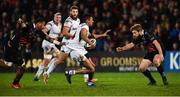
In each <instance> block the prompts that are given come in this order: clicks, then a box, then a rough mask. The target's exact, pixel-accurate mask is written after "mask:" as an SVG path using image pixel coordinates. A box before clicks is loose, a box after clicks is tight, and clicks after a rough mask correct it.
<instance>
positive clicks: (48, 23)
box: [46, 21, 54, 26]
mask: <svg viewBox="0 0 180 97" xmlns="http://www.w3.org/2000/svg"><path fill="white" fill-rule="evenodd" d="M53 24H54V22H53V21H49V22H47V24H46V25H51V26H52V25H53Z"/></svg>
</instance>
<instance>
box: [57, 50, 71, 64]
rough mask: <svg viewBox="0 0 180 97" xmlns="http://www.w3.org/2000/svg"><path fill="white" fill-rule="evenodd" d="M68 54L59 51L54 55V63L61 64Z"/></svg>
mask: <svg viewBox="0 0 180 97" xmlns="http://www.w3.org/2000/svg"><path fill="white" fill-rule="evenodd" d="M68 55H69V54H67V53H65V52H60V53H59V54H58V55H57V56H56V58H57V59H56V62H57V63H56V64H61V63H62V62H63V61H64V60H65V59H66V58H67V57H68Z"/></svg>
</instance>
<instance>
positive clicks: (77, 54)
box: [70, 50, 87, 62]
mask: <svg viewBox="0 0 180 97" xmlns="http://www.w3.org/2000/svg"><path fill="white" fill-rule="evenodd" d="M86 54H87V51H77V50H73V51H71V53H70V57H71V59H72V60H73V61H75V62H82V61H85V60H86V59H87V57H86V56H85V55H86Z"/></svg>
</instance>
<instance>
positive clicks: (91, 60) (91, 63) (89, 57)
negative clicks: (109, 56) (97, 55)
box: [88, 57, 96, 67]
mask: <svg viewBox="0 0 180 97" xmlns="http://www.w3.org/2000/svg"><path fill="white" fill-rule="evenodd" d="M88 59H89V61H90V62H91V64H92V65H93V66H94V67H96V64H95V63H94V62H93V61H92V59H91V58H90V57H89V58H88Z"/></svg>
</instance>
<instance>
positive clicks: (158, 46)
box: [153, 40, 164, 60]
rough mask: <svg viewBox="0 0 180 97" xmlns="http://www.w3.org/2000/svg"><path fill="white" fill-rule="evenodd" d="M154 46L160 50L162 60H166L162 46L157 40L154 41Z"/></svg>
mask: <svg viewBox="0 0 180 97" xmlns="http://www.w3.org/2000/svg"><path fill="white" fill-rule="evenodd" d="M153 44H154V45H155V47H156V49H157V50H158V53H159V55H160V57H161V60H164V56H163V52H162V48H161V45H160V44H159V42H158V41H157V40H154V41H153Z"/></svg>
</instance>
